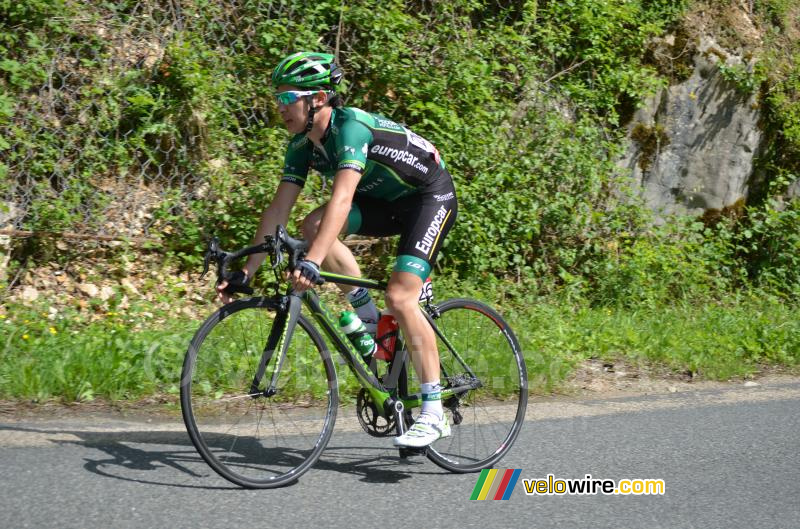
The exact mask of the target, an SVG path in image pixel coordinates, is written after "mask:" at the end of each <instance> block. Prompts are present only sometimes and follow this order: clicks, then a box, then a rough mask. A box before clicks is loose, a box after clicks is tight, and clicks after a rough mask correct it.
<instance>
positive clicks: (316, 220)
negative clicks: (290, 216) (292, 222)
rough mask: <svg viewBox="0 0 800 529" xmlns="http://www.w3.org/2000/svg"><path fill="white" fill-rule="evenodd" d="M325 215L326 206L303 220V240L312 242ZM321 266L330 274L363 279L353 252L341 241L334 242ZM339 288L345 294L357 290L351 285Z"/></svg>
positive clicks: (343, 231)
mask: <svg viewBox="0 0 800 529" xmlns="http://www.w3.org/2000/svg"><path fill="white" fill-rule="evenodd" d="M324 214H325V206H320V207H318V208H317V209H315V210H314V211H312V212H311V213H309V214H308V216H307V217H306V218H305V219H303V224H302V231H303V238H305V239H306V240H309V241H310V240H312V239H314V237H316V236H317V231H319V225H320V222H322V216H323V215H324ZM346 229H347V227H346V226H345V227H344V228H343V229H342V234H344V233H345V230H346ZM320 264H321V265H322V268H324V269H325V270H327V271H328V272H333V273H335V274H342V275H348V276H355V277H361V270H360V269H359V267H358V262H356V258H355V256H354V255H353V252H351V251H350V249H349V248H348V247H347V246H345V245H344V243H342V241H340V240H339V239H337V240H336V241H334V243H333V245H332V246H331V249H330V251H329V252H328V255H327V257H325V260H324V261H323V262H322V263H320ZM338 286H339V288H340V289H341V290H342V292H344V293H347V292H350V291H351V290H353V289H354V288H355V287H352V286H349V285H338Z"/></svg>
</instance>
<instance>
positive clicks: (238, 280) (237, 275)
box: [217, 270, 250, 305]
mask: <svg viewBox="0 0 800 529" xmlns="http://www.w3.org/2000/svg"><path fill="white" fill-rule="evenodd" d="M249 282H250V274H248V272H247V270H240V271H237V272H234V273H233V274H231V276H230V277H229V278H228V279H225V280H223V281H222V283H220V284H219V285H217V299H219V300H220V301H221V302H222V303H223V304H225V305H227V304H228V303H230V302H231V301H233V294H234V293H233V292H230V291H229V289H228V287H229V286H231V285H232V284H241V285H246V284H247V283H249Z"/></svg>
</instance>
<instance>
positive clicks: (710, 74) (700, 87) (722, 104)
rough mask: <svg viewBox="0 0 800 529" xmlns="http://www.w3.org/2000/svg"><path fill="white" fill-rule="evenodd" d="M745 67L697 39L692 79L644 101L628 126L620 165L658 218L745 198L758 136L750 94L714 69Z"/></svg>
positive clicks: (753, 97)
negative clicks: (626, 149) (638, 187)
mask: <svg viewBox="0 0 800 529" xmlns="http://www.w3.org/2000/svg"><path fill="white" fill-rule="evenodd" d="M721 61H724V63H725V64H726V65H727V66H740V67H747V68H752V66H753V65H752V64H744V63H743V61H742V59H741V58H739V57H736V56H733V55H729V54H728V53H727V52H725V51H724V50H722V49H721V48H720V47H719V46H717V45H716V43H715V42H714V41H713V40H712V39H710V38H703V39H702V40H701V42H700V44H699V46H698V53H697V55H696V56H695V59H694V65H695V69H694V72H693V74H692V76H691V77H690V78H689V79H687V80H686V81H684V82H683V83H680V84H677V85H674V86H670V87H668V88H665V89H662V90H661V91H660V93H658V94H656V95H655V96H654V97H652V98H650V99H649V100H647V101H645V104H644V106H643V107H642V108H641V109H639V111H637V112H636V114H635V115H634V118H633V120H632V122H631V124H630V126H629V132H628V138H629V140H630V143H629V145H630V147H629V149H628V151H627V153H626V155H625V157H624V158H623V160H622V165H624V166H625V167H626V168H628V169H629V170H630V171H631V174H632V177H633V178H634V180H635V181H636V182H637V183H638V184H640V186H641V190H642V194H643V196H644V198H645V201H646V203H647V205H648V206H649V207H651V208H652V209H653V210H655V211H656V212H657V213H658V214H660V215H668V214H671V213H679V214H681V213H689V214H699V213H703V212H704V211H706V210H708V209H710V208H715V209H722V208H724V207H725V206H732V205H734V204H736V203H737V202H738V201H740V200H742V199H745V198H746V197H747V194H748V191H749V187H750V185H751V181H752V178H753V161H754V158H755V157H756V156H757V155H758V154H759V153H760V151H761V149H762V143H763V140H764V135H763V132H762V130H761V129H760V127H759V120H760V119H761V112H760V109H759V107H758V101H757V98H756V95H755V94H745V93H743V92H742V91H741V90H739V89H737V87H736V86H735V85H734V84H733V83H731V82H729V81H727V80H725V79H724V78H723V76H722V74H721V73H720V67H719V63H720V62H721Z"/></svg>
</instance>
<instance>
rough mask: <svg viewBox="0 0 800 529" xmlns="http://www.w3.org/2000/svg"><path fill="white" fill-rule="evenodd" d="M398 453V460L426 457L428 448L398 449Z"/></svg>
mask: <svg viewBox="0 0 800 529" xmlns="http://www.w3.org/2000/svg"><path fill="white" fill-rule="evenodd" d="M398 452H400V459H406V458H409V457H414V456H426V455H428V447H427V446H423V447H422V448H399V449H398Z"/></svg>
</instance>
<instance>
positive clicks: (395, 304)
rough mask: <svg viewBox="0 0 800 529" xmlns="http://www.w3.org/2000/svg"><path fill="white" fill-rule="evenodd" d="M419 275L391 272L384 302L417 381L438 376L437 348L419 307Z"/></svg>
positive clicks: (433, 378)
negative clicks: (400, 337) (407, 347)
mask: <svg viewBox="0 0 800 529" xmlns="http://www.w3.org/2000/svg"><path fill="white" fill-rule="evenodd" d="M421 288H422V279H421V278H420V277H419V276H417V275H415V274H412V273H410V272H398V271H394V272H392V276H391V278H390V279H389V285H388V287H387V288H386V306H387V308H388V309H389V310H391V311H392V314H393V315H394V317H395V319H396V320H397V323H398V324H399V325H400V329H401V330H402V331H403V336H405V338H406V343H407V345H408V346H409V348H410V349H411V361H412V362H414V369H415V370H416V372H417V376H419V379H420V382H421V383H430V382H434V381H438V380H439V352H438V351H437V349H436V335H435V334H434V333H433V328H431V326H430V324H429V323H428V320H426V319H425V316H424V315H423V314H422V311H421V310H420V309H419V291H420V289H421Z"/></svg>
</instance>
